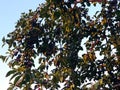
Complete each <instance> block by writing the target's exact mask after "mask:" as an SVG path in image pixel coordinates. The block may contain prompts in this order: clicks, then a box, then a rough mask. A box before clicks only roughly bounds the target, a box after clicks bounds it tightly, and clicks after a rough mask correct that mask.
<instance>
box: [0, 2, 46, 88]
mask: <svg viewBox="0 0 120 90" xmlns="http://www.w3.org/2000/svg"><path fill="white" fill-rule="evenodd" d="M43 2H45V0H0V54H4V53H5V51H6V50H7V48H6V47H4V48H2V47H1V46H2V41H1V39H2V37H3V36H6V35H7V34H8V33H9V32H12V31H13V30H14V26H15V24H16V22H17V20H19V18H20V16H21V13H22V12H28V11H29V9H32V10H35V9H36V7H37V6H39V4H40V3H43ZM8 71H9V67H8V66H7V63H3V62H2V60H0V90H7V87H8V86H9V85H8V83H9V78H6V77H5V75H6V73H7V72H8Z"/></svg>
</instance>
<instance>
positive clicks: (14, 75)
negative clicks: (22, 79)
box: [10, 73, 19, 80]
mask: <svg viewBox="0 0 120 90" xmlns="http://www.w3.org/2000/svg"><path fill="white" fill-rule="evenodd" d="M17 75H19V73H15V74H13V75H12V76H11V78H10V80H12V79H13V78H14V77H16V76H17Z"/></svg>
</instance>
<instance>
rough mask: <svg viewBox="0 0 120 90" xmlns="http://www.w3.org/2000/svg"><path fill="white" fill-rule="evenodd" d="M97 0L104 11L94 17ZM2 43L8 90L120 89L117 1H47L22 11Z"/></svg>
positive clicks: (119, 3)
mask: <svg viewBox="0 0 120 90" xmlns="http://www.w3.org/2000/svg"><path fill="white" fill-rule="evenodd" d="M97 3H99V5H100V8H101V10H100V11H96V13H95V14H94V16H91V15H90V14H89V13H88V12H92V11H89V7H91V5H94V7H97V5H98V4H97ZM82 42H84V44H82ZM3 44H4V45H6V44H7V45H8V50H7V55H6V56H4V55H1V56H0V57H1V58H2V59H3V61H4V62H6V61H7V62H8V65H9V67H10V68H11V70H10V71H8V73H7V74H6V77H8V76H11V78H10V80H11V83H10V87H9V89H8V90H12V88H14V87H15V86H17V87H19V88H21V89H22V90H30V88H31V86H32V85H34V89H35V88H41V89H43V88H46V89H49V90H57V89H59V88H62V89H63V90H84V89H85V90H86V89H87V85H91V90H93V89H96V90H98V89H115V90H119V88H120V1H118V0H46V2H45V3H44V4H40V5H39V7H37V9H36V10H35V11H32V10H29V13H22V15H21V18H20V19H19V20H18V21H17V24H16V26H15V30H14V31H13V32H10V33H9V34H7V37H5V38H3ZM83 47H85V48H83ZM83 52H84V53H83ZM88 81H89V82H88ZM90 81H94V82H95V84H94V85H92V84H91V83H92V82H90ZM61 85H62V86H61Z"/></svg>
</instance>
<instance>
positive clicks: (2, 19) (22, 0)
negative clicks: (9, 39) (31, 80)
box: [0, 0, 100, 90]
mask: <svg viewBox="0 0 120 90" xmlns="http://www.w3.org/2000/svg"><path fill="white" fill-rule="evenodd" d="M43 2H45V0H1V2H0V54H2V55H4V54H5V52H6V51H7V47H4V48H2V47H1V46H2V37H4V36H6V35H7V34H8V33H9V32H12V31H13V30H14V27H15V25H16V22H17V20H19V18H20V16H21V13H23V12H28V11H29V9H32V10H35V9H36V7H37V6H38V5H39V4H40V3H43ZM99 9H100V8H99V7H97V8H94V9H93V7H91V9H90V11H91V12H90V13H91V15H92V14H93V13H94V12H95V11H96V10H99ZM9 70H10V69H9V67H8V66H7V63H3V62H2V60H0V90H7V88H8V86H9V85H8V83H9V78H6V77H5V75H6V73H7V72H8V71H9Z"/></svg>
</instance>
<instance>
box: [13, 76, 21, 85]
mask: <svg viewBox="0 0 120 90" xmlns="http://www.w3.org/2000/svg"><path fill="white" fill-rule="evenodd" d="M20 78H21V76H17V77H16V78H15V80H14V84H16V83H17V82H18V80H20Z"/></svg>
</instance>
